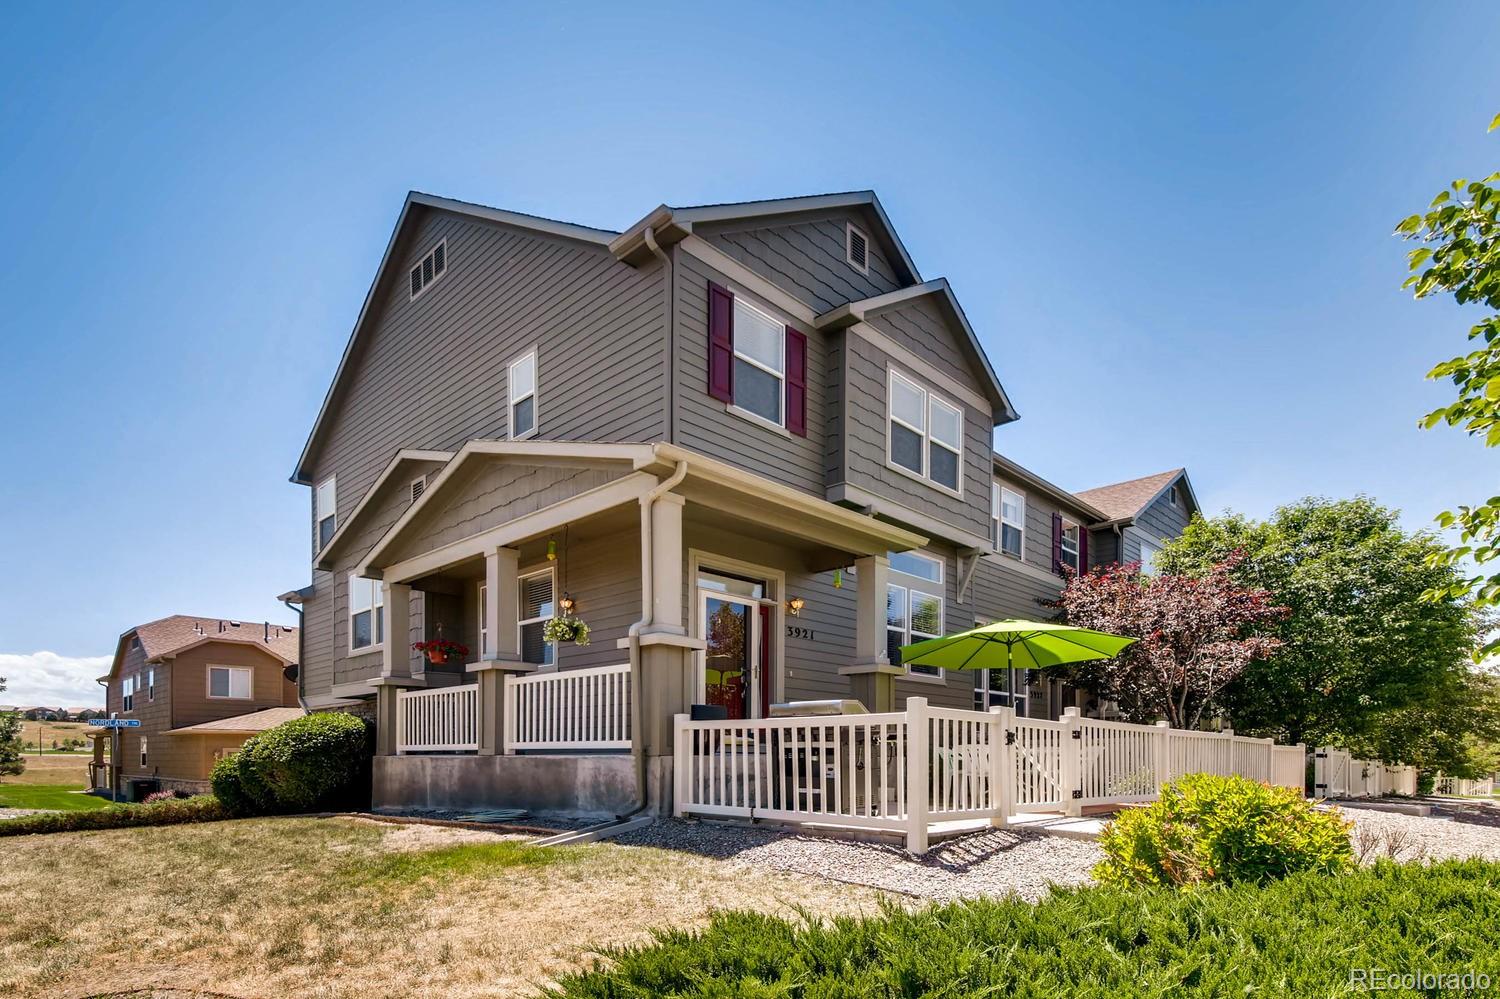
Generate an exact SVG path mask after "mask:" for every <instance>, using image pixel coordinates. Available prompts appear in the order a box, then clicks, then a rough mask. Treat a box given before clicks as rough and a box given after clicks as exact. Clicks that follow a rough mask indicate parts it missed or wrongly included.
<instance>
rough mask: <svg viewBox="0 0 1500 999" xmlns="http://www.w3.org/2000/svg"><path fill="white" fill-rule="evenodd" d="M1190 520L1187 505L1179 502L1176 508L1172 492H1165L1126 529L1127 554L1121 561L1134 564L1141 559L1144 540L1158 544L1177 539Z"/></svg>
mask: <svg viewBox="0 0 1500 999" xmlns="http://www.w3.org/2000/svg"><path fill="white" fill-rule="evenodd" d="M1190 519H1191V517H1190V515H1189V514H1188V511H1187V508H1186V505H1185V503H1183V502H1182V501H1181V500H1179V502H1178V504H1177V505H1175V506H1174V505H1173V504H1172V499H1171V491H1170V490H1168V491H1166V492H1163V493H1162V494H1161V495H1160V496H1158V497H1157V498H1156V499H1155V500H1154V501H1153V502H1152V503H1151V505H1150V506H1148V507H1146V509H1144V510H1142V511H1141V513H1140V515H1139V516H1137V517H1136V518H1135V523H1134V524H1132V525H1131V526H1130V527H1128V528H1126V529H1125V553H1124V557H1123V558H1122V559H1121V561H1122V562H1134V561H1137V560H1138V559H1139V558H1140V557H1141V539H1142V538H1148V539H1150V540H1151V541H1154V542H1158V543H1159V542H1160V541H1162V540H1163V539H1171V538H1175V537H1177V536H1178V535H1180V534H1181V533H1182V532H1183V531H1184V530H1186V529H1187V525H1188V521H1189V520H1190Z"/></svg>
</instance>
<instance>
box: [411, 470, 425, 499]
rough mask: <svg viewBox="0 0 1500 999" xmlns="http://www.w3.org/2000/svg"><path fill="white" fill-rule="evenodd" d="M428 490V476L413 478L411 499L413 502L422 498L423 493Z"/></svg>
mask: <svg viewBox="0 0 1500 999" xmlns="http://www.w3.org/2000/svg"><path fill="white" fill-rule="evenodd" d="M426 491H427V476H425V475H424V476H422V477H421V478H420V479H412V480H411V501H412V502H413V503H415V502H416V501H417V500H419V499H421V498H422V494H423V493H424V492H426Z"/></svg>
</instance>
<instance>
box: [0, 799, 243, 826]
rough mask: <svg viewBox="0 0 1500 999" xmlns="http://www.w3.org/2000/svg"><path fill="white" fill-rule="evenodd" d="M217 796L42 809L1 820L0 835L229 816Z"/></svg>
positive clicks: (200, 820) (159, 824)
mask: <svg viewBox="0 0 1500 999" xmlns="http://www.w3.org/2000/svg"><path fill="white" fill-rule="evenodd" d="M231 817H232V816H231V815H230V814H229V812H227V811H226V810H225V808H224V806H223V805H221V804H219V801H218V799H217V798H214V797H212V796H211V795H207V794H204V795H199V796H197V797H195V798H186V799H183V798H171V799H169V800H166V801H154V802H151V803H150V804H145V805H110V806H109V807H108V808H96V809H92V810H89V811H77V812H44V813H42V814H41V815H23V816H21V817H20V818H17V819H4V820H0V836H30V835H32V834H33V833H54V832H80V831H83V830H88V829H125V828H128V827H130V826H175V825H182V824H184V823H187V822H217V821H219V820H220V819H227V818H231Z"/></svg>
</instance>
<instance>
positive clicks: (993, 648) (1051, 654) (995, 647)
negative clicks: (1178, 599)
mask: <svg viewBox="0 0 1500 999" xmlns="http://www.w3.org/2000/svg"><path fill="white" fill-rule="evenodd" d="M1133 642H1135V639H1133V638H1125V637H1123V636H1121V635H1111V634H1109V633H1108V632H1105V631H1094V630H1092V629H1090V628H1075V627H1072V626H1071V625H1066V624H1055V623H1049V622H1046V621H1018V620H1009V621H996V622H995V623H994V624H985V625H980V626H979V627H978V628H974V629H971V630H969V631H962V632H959V633H958V634H957V635H944V636H943V637H942V638H929V639H927V640H926V641H923V642H914V643H913V644H911V645H903V646H901V662H902V664H903V665H906V666H941V667H942V668H944V669H1003V670H1005V671H1006V672H1005V690H1006V694H1007V695H1008V696H1009V697H1010V700H1011V703H1015V690H1014V689H1013V682H1012V677H1013V675H1014V674H1012V673H1011V672H1010V671H1011V670H1013V669H1043V668H1045V667H1047V666H1063V665H1066V664H1068V663H1084V662H1091V661H1093V660H1095V659H1113V658H1114V657H1115V656H1117V655H1119V654H1120V653H1121V652H1122V651H1123V650H1124V649H1125V648H1126V646H1128V645H1130V644H1132V643H1133Z"/></svg>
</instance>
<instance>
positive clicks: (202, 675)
mask: <svg viewBox="0 0 1500 999" xmlns="http://www.w3.org/2000/svg"><path fill="white" fill-rule="evenodd" d="M296 666H297V632H296V629H294V628H290V627H286V626H284V625H278V624H270V623H267V622H258V621H234V620H230V619H228V618H214V617H190V616H188V615H185V614H174V615H172V616H171V617H165V618H162V619H160V620H158V621H150V622H148V623H146V624H141V625H137V626H136V627H134V628H131V629H129V630H128V631H126V632H125V633H124V634H122V635H121V636H120V639H119V641H118V642H117V643H116V645H115V655H114V660H113V662H111V664H110V669H109V673H108V674H106V675H105V676H102V677H100V678H99V682H100V683H101V684H103V685H104V687H105V710H106V711H107V712H108V713H110V714H118V715H119V717H121V718H125V719H134V720H137V721H139V722H140V725H139V726H138V727H136V728H126V729H121V730H120V734H119V741H118V743H117V744H116V745H115V748H116V749H117V751H118V756H117V757H116V758H114V759H113V760H111V759H108V756H107V754H108V752H109V750H110V747H111V735H110V733H109V732H108V731H105V730H102V729H101V730H99V731H97V732H94V733H92V735H93V737H94V740H95V743H94V759H95V765H94V766H93V767H91V768H90V769H91V773H92V781H91V783H92V784H93V786H94V787H95V788H97V789H99V790H109V789H115V790H117V791H119V792H120V793H121V794H124V795H127V796H129V795H134V794H135V793H136V792H141V791H146V790H156V789H161V790H184V791H191V792H194V793H198V792H202V791H206V790H208V776H209V771H210V770H212V769H213V765H214V763H215V761H217V760H218V759H219V758H220V757H222V756H223V755H225V754H226V753H232V752H234V751H235V750H237V749H239V747H240V746H241V745H242V744H243V743H244V741H245V740H246V739H248V738H249V737H250V736H252V735H254V734H256V733H257V732H261V731H264V730H266V729H268V728H273V727H275V726H276V725H278V724H280V723H281V722H283V721H287V720H288V719H290V718H295V717H298V716H300V715H302V714H303V713H304V712H303V710H302V708H301V707H300V705H299V703H298V700H297V682H296V672H295V670H296Z"/></svg>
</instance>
